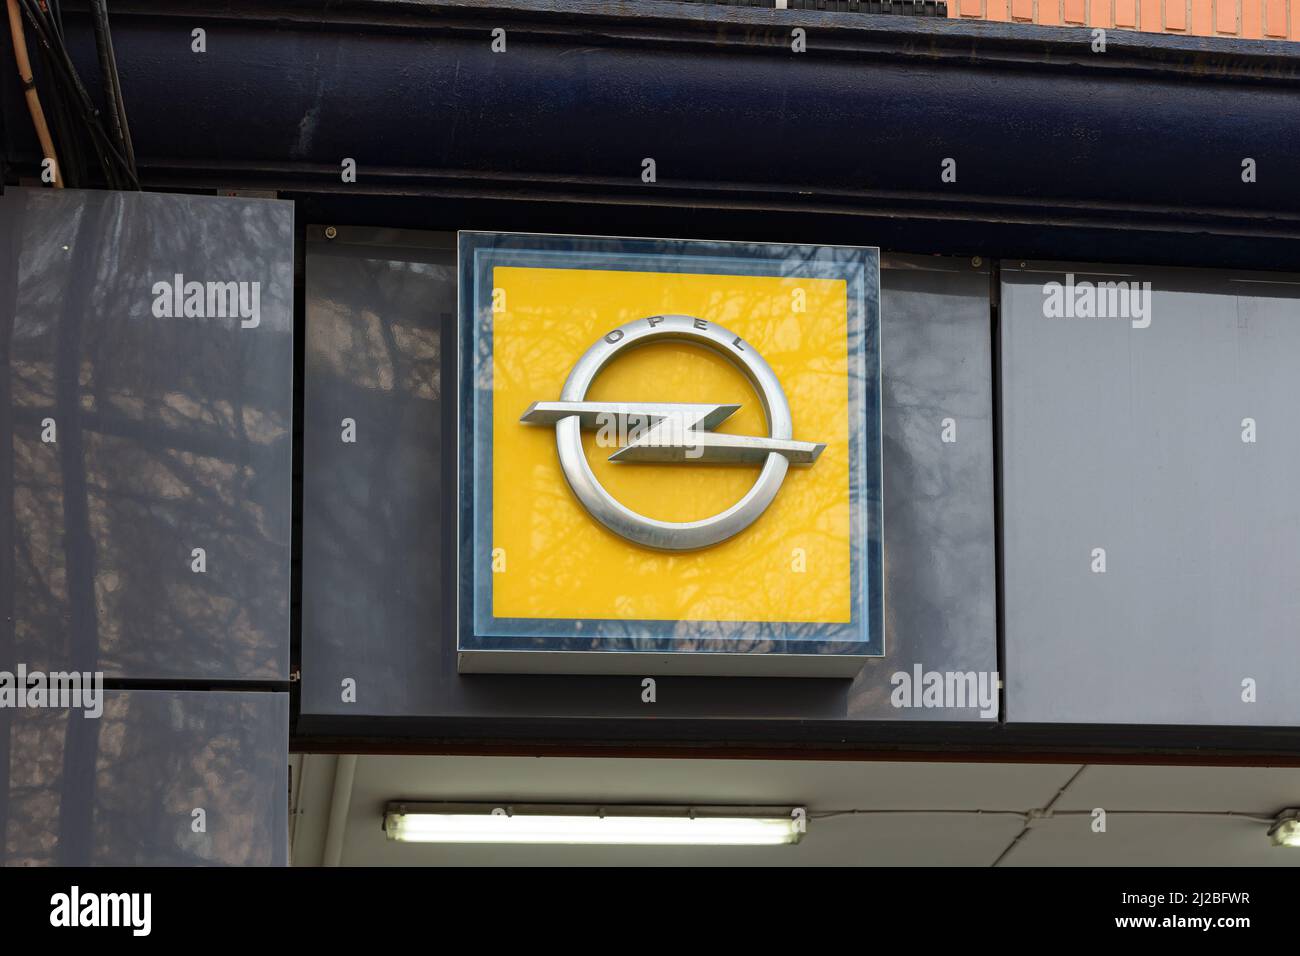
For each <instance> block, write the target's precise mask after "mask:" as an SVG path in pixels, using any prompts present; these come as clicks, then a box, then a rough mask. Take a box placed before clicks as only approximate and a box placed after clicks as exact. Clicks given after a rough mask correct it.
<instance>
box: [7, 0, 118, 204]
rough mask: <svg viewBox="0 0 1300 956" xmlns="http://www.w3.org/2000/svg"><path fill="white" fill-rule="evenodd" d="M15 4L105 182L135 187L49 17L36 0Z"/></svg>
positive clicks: (21, 0)
mask: <svg viewBox="0 0 1300 956" xmlns="http://www.w3.org/2000/svg"><path fill="white" fill-rule="evenodd" d="M19 5H20V6H21V8H22V11H23V14H24V15H25V16H26V17H27V20H28V22H29V23H30V24H31V25H32V30H33V32H34V33H35V34H36V37H37V40H38V41H39V43H40V44H41V48H42V50H43V51H44V53H45V54H46V55H47V57H48V62H49V63H50V65H51V67H52V69H51V80H52V82H53V83H54V84H55V85H56V87H61V88H62V90H63V93H64V95H65V97H66V100H67V101H68V103H69V105H70V106H71V108H72V111H73V113H74V115H79V117H80V120H81V126H82V127H84V129H85V130H86V131H87V132H89V134H90V145H91V147H92V149H93V150H94V152H95V155H96V158H97V159H98V160H99V164H100V167H101V168H102V169H103V171H104V176H105V180H106V182H107V184H108V185H109V187H110V188H115V189H121V188H133V189H139V188H140V185H139V179H138V177H137V176H136V173H135V171H134V168H133V167H132V166H131V165H130V164H129V163H128V161H127V159H126V158H125V157H124V156H123V155H122V153H121V152H120V151H119V149H118V145H119V144H118V143H117V142H116V141H115V140H114V139H113V137H112V136H111V135H110V134H109V133H108V132H107V131H106V130H105V129H104V126H103V124H102V122H101V121H100V110H99V108H98V107H97V106H96V105H95V103H94V101H93V100H92V99H91V98H90V94H89V93H87V92H86V88H85V86H84V85H82V83H81V78H80V76H78V74H77V70H76V67H75V66H74V65H73V63H72V59H71V57H70V56H69V55H68V50H67V47H66V46H65V45H64V44H63V42H62V41H61V39H60V38H59V36H58V33H57V29H56V28H55V26H54V24H53V21H52V19H50V18H49V16H48V14H47V12H46V11H44V10H43V9H42V8H41V7H40V6H39V5H38V4H37V2H36V0H19Z"/></svg>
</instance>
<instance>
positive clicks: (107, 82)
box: [90, 0, 135, 173]
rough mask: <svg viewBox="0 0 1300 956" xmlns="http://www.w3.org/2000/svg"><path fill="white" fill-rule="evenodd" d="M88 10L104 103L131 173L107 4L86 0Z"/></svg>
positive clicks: (128, 136)
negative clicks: (93, 29)
mask: <svg viewBox="0 0 1300 956" xmlns="http://www.w3.org/2000/svg"><path fill="white" fill-rule="evenodd" d="M90 9H91V12H92V13H93V15H94V17H93V20H94V27H95V52H96V54H97V55H98V57H99V71H100V74H101V75H102V77H103V80H104V98H105V99H106V100H107V102H108V115H109V119H110V120H111V121H112V128H113V135H114V136H115V137H116V138H117V142H118V145H120V146H121V147H122V155H123V156H125V157H126V162H127V167H128V168H129V169H130V170H131V172H132V173H135V150H134V149H132V147H131V133H130V131H129V129H128V127H127V124H126V103H125V102H124V101H123V99H122V85H121V81H120V80H119V78H118V73H117V58H116V57H115V56H114V55H113V37H112V34H111V33H110V32H109V28H108V5H107V4H106V3H105V0H90Z"/></svg>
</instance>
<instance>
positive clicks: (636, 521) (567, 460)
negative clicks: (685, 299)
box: [520, 315, 826, 551]
mask: <svg viewBox="0 0 1300 956" xmlns="http://www.w3.org/2000/svg"><path fill="white" fill-rule="evenodd" d="M674 339H675V340H679V341H686V342H693V343H695V344H697V345H703V346H706V347H708V348H711V349H713V350H714V351H716V352H719V353H721V354H722V355H724V356H725V357H726V358H728V359H730V360H731V361H732V362H733V363H735V364H736V365H737V366H738V367H739V368H740V370H741V371H742V372H744V373H745V377H746V378H748V379H749V382H750V384H751V385H753V387H754V390H755V391H756V392H758V395H759V398H760V400H761V401H762V403H763V411H764V413H765V414H766V416H767V431H768V435H767V437H766V438H761V437H758V436H754V435H728V434H720V433H717V432H714V431H713V430H712V429H714V428H716V427H717V426H718V424H719V423H721V422H722V421H724V420H725V419H727V418H728V417H729V416H730V415H731V414H732V413H734V412H735V411H736V410H737V409H738V408H739V407H740V406H739V405H698V404H685V403H672V402H640V403H635V404H632V403H623V402H588V401H586V397H587V389H588V388H590V387H591V383H592V382H593V381H594V380H595V378H596V375H597V374H598V373H599V372H600V370H601V369H602V368H604V367H605V366H606V365H607V364H609V362H610V361H612V360H613V359H614V357H615V356H617V355H619V354H620V353H622V352H625V351H627V350H628V349H631V348H635V347H636V346H639V345H646V344H647V343H650V342H656V341H663V340H674ZM520 421H522V422H525V423H528V424H534V425H554V426H555V444H556V447H557V448H558V449H559V454H560V467H561V468H562V469H563V470H564V477H565V480H566V481H568V483H569V487H570V488H571V489H573V493H574V494H575V495H577V497H578V500H579V501H580V502H581V503H582V506H583V507H584V508H586V509H587V511H588V513H590V514H591V516H592V517H593V518H595V519H596V520H597V521H599V522H600V523H601V524H603V525H604V526H605V527H607V528H608V529H609V530H611V531H613V532H614V533H615V534H618V535H621V536H623V537H624V538H626V539H628V540H629V541H634V542H636V543H637V544H641V545H645V546H646V547H650V548H659V549H662V550H665V551H691V550H694V549H696V548H706V547H708V546H709V545H712V544H717V543H718V542H719V541H725V540H727V539H728V538H730V537H732V536H733V535H736V534H739V533H740V532H741V531H743V530H745V529H746V528H748V527H749V526H750V525H751V524H753V523H754V522H755V521H756V520H758V516H759V515H761V514H762V513H763V512H764V511H765V510H767V506H768V505H770V504H771V503H772V499H773V498H775V497H776V493H777V491H779V490H780V488H781V482H782V481H784V480H785V473H786V470H787V469H788V468H789V466H790V464H791V463H794V464H805V465H811V464H812V463H813V462H815V461H816V460H817V456H818V455H820V454H821V453H822V451H823V449H825V447H826V446H825V445H824V444H819V443H816V442H806V441H795V440H794V437H793V436H794V421H793V420H792V418H791V416H790V403H789V402H787V401H786V397H785V391H784V390H783V389H782V388H781V383H780V382H779V381H778V380H777V377H776V374H775V373H774V372H773V371H772V367H771V366H770V365H768V364H767V362H765V361H763V357H762V356H761V355H759V354H758V353H757V352H756V351H754V350H753V349H752V348H751V347H750V346H749V345H747V344H746V343H745V342H744V341H743V340H742V339H741V338H740V336H738V335H735V334H733V333H732V332H730V331H728V330H727V329H725V328H723V327H722V326H720V325H715V324H713V323H711V322H706V321H704V320H703V319H699V318H696V317H694V316H690V315H652V316H649V317H647V318H644V319H636V320H635V321H632V322H629V323H627V324H626V325H622V326H619V327H618V328H617V329H614V330H613V331H612V332H610V333H609V334H608V335H606V336H605V337H604V338H602V339H601V340H600V341H599V342H597V343H596V344H595V345H593V346H592V347H591V348H589V349H588V350H587V351H586V352H585V353H584V354H583V356H582V358H580V359H578V363H577V364H576V365H574V367H573V370H572V371H571V372H570V373H569V377H568V379H566V380H565V382H564V388H563V389H562V390H561V392H560V400H559V401H558V402H534V403H533V404H531V405H529V406H528V410H527V411H525V412H524V414H523V416H522V417H521V418H520ZM610 423H615V424H616V425H617V427H618V433H619V434H624V433H629V434H630V432H629V431H628V430H629V426H631V428H632V429H634V430H637V431H639V434H638V435H637V437H635V438H634V439H632V440H630V441H628V443H627V444H625V445H624V446H623V447H621V448H620V449H619V450H618V451H616V452H615V453H614V454H612V455H610V456H609V460H610V461H620V462H621V461H662V462H682V461H712V462H758V461H761V462H763V469H762V471H761V472H760V473H759V476H758V480H757V481H755V482H754V485H753V487H751V488H750V489H749V491H748V492H746V494H745V496H744V497H743V498H741V499H740V500H739V501H737V502H736V503H735V504H734V505H732V506H731V507H730V508H728V509H727V510H726V511H722V512H719V513H718V514H716V515H713V516H712V517H710V518H704V519H703V520H700V521H659V520H656V519H654V518H647V517H646V516H645V515H642V514H638V513H637V512H635V511H633V510H631V509H630V508H627V507H625V506H624V505H622V504H621V503H619V502H618V501H616V500H615V499H614V497H613V496H612V495H610V493H609V492H608V491H606V490H605V489H604V487H602V486H601V484H600V482H598V481H597V480H596V476H595V475H594V474H593V473H592V470H591V465H589V464H588V463H587V457H586V455H584V454H583V451H582V435H581V429H584V428H585V429H587V430H593V429H597V428H603V427H607V426H608V425H609V424H610Z"/></svg>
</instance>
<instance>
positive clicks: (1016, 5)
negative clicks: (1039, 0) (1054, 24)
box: [1011, 0, 1034, 21]
mask: <svg viewBox="0 0 1300 956" xmlns="http://www.w3.org/2000/svg"><path fill="white" fill-rule="evenodd" d="M1011 18H1012V19H1013V20H1029V21H1032V20H1033V19H1034V0H1011Z"/></svg>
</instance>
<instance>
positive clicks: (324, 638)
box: [302, 227, 997, 726]
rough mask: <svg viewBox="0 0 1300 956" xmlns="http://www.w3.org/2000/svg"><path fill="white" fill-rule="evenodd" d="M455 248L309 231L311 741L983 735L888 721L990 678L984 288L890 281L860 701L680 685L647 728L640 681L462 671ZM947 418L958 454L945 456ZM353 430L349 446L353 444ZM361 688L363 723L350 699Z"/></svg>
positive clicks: (839, 694) (802, 692)
mask: <svg viewBox="0 0 1300 956" xmlns="http://www.w3.org/2000/svg"><path fill="white" fill-rule="evenodd" d="M452 240H453V237H452V236H449V235H448V236H441V237H439V236H431V235H429V234H419V233H399V232H394V231H391V230H390V231H376V230H356V229H348V228H345V227H341V228H340V229H339V230H338V238H337V239H336V240H333V241H326V240H324V239H323V237H322V235H321V230H319V229H316V228H309V230H308V251H307V274H306V279H307V292H306V308H307V331H306V343H305V351H306V380H305V382H304V439H303V441H304V469H305V471H304V488H303V535H304V537H303V648H302V712H303V715H304V717H305V718H306V721H305V724H304V725H305V726H310V721H311V718H312V717H313V716H334V717H345V716H351V717H357V718H363V717H366V716H416V717H418V716H426V717H479V718H485V717H514V718H519V719H521V720H526V719H527V718H531V717H584V718H590V719H598V718H609V717H638V718H645V717H650V716H653V717H656V718H771V719H791V720H795V719H822V720H892V719H916V720H924V719H945V720H967V719H969V720H979V719H980V717H979V715H978V712H977V711H976V710H975V709H971V708H962V709H955V708H954V709H944V708H934V709H898V708H895V707H894V706H893V705H892V704H891V701H890V693H891V691H892V690H893V687H892V685H891V683H890V676H891V675H892V674H893V673H894V672H895V671H898V670H903V671H907V672H908V673H909V674H910V673H911V672H912V668H913V666H914V665H920V666H921V667H922V668H923V669H925V670H940V671H942V670H962V671H970V670H977V671H990V672H991V671H994V670H996V667H997V664H996V636H995V632H996V626H995V605H994V566H995V565H994V531H993V468H992V433H991V425H990V422H991V416H990V408H991V377H990V374H991V373H990V350H989V342H990V325H989V306H988V293H989V274H988V270H987V269H976V268H973V267H971V265H970V264H969V262H965V261H963V262H954V261H948V260H939V259H890V260H889V261H888V262H886V268H885V269H884V271H883V273H882V288H883V298H882V309H881V312H882V319H881V322H882V334H881V338H882V354H883V373H882V375H883V416H884V444H885V462H884V471H885V476H884V477H885V492H884V497H885V500H884V510H885V517H884V551H885V555H884V563H885V566H884V588H885V598H884V600H885V647H886V656H885V657H884V658H882V659H879V660H875V661H872V662H870V663H869V664H868V665H867V667H866V668H865V669H864V670H863V672H862V673H861V674H860V675H859V676H858V677H857V678H856V679H854V680H852V681H850V680H833V679H804V680H798V679H783V678H748V679H732V678H685V677H683V678H667V677H665V678H661V679H660V680H659V690H658V702H657V703H656V705H655V706H654V708H653V714H651V713H650V710H651V708H648V707H647V706H646V705H645V704H644V703H642V701H641V684H640V678H639V677H561V676H544V677H543V676H519V675H492V674H470V675H459V674H457V672H456V661H455V640H454V611H455V609H454V607H451V606H449V603H448V602H449V596H450V595H452V594H454V591H453V590H452V589H451V584H450V582H451V580H452V578H451V573H452V571H453V568H452V567H451V565H450V563H449V562H450V561H452V560H453V556H454V551H453V550H452V549H451V544H452V541H451V529H452V528H453V527H454V514H455V502H454V500H453V497H449V496H454V494H455V492H454V484H453V483H452V482H453V480H454V463H453V462H451V461H450V459H449V457H448V456H450V455H451V453H452V450H453V448H454V444H453V441H454V440H453V438H452V435H453V433H454V429H455V418H454V416H455V409H454V408H453V407H450V406H449V405H448V404H447V403H448V402H450V401H451V399H452V396H453V395H454V394H455V390H454V388H453V387H452V385H453V383H454V378H452V376H454V374H455V371H454V370H455V363H454V349H455V326H456V321H455V310H456V298H455V254H454V246H453V242H452ZM946 417H952V418H954V419H955V421H956V428H957V439H958V440H957V441H956V442H954V443H945V442H943V441H942V440H941V433H942V420H943V419H944V418H946ZM346 418H351V419H354V420H355V422H356V427H357V433H356V434H357V440H356V442H355V443H345V442H344V441H342V422H343V420H344V419H346ZM348 679H351V680H353V681H355V682H356V694H357V697H356V702H355V703H349V702H345V701H344V700H343V682H344V681H346V680H348ZM335 726H337V723H336V724H335ZM358 726H361V725H360V724H359V725H358Z"/></svg>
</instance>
